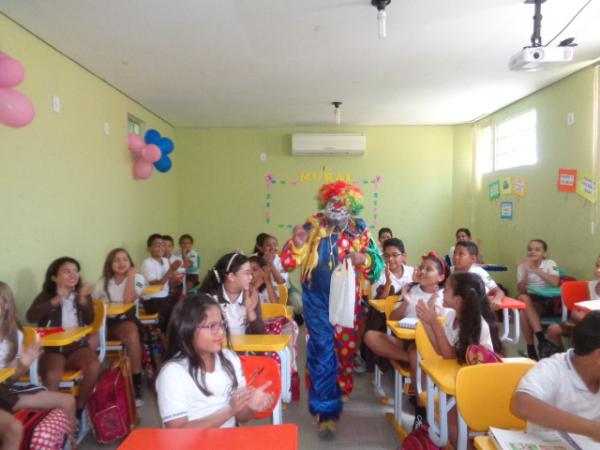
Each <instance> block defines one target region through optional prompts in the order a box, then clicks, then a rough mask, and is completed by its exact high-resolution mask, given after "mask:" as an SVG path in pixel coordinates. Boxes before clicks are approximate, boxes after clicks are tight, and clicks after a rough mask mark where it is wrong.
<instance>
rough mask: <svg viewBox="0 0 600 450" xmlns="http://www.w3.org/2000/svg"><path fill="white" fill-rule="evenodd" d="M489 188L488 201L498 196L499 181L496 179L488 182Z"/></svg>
mask: <svg viewBox="0 0 600 450" xmlns="http://www.w3.org/2000/svg"><path fill="white" fill-rule="evenodd" d="M489 189H490V194H489V195H490V201H494V200H496V199H497V198H499V197H500V182H499V181H498V180H496V181H493V182H491V183H490V184H489Z"/></svg>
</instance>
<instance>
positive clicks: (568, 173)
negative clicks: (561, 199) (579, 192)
mask: <svg viewBox="0 0 600 450" xmlns="http://www.w3.org/2000/svg"><path fill="white" fill-rule="evenodd" d="M556 189H557V190H559V191H562V192H575V190H576V189H577V170H575V169H558V181H557V183H556Z"/></svg>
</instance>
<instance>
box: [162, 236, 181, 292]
mask: <svg viewBox="0 0 600 450" xmlns="http://www.w3.org/2000/svg"><path fill="white" fill-rule="evenodd" d="M162 240H163V244H164V245H165V254H164V257H165V258H167V259H168V260H169V263H170V264H172V263H174V262H175V261H180V264H181V265H180V266H179V268H178V269H177V270H176V271H175V273H174V274H173V277H171V279H170V280H169V286H170V287H171V291H172V292H171V299H172V300H173V301H177V300H179V299H181V298H183V296H184V295H185V293H186V289H185V288H186V286H185V272H186V268H185V264H184V262H183V259H182V258H181V256H178V255H175V254H174V253H173V250H174V248H175V242H174V241H173V238H172V237H171V236H169V235H168V234H165V235H163V237H162Z"/></svg>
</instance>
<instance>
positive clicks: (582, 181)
mask: <svg viewBox="0 0 600 450" xmlns="http://www.w3.org/2000/svg"><path fill="white" fill-rule="evenodd" d="M577 193H578V194H579V195H581V196H582V197H583V198H585V199H586V200H588V201H590V202H592V203H596V198H597V197H598V184H597V182H596V180H595V179H594V177H593V176H591V175H590V174H589V173H586V172H581V173H580V174H579V176H578V177H577Z"/></svg>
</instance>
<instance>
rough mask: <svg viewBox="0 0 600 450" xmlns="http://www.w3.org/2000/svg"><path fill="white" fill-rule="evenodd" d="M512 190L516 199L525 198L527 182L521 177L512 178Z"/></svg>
mask: <svg viewBox="0 0 600 450" xmlns="http://www.w3.org/2000/svg"><path fill="white" fill-rule="evenodd" d="M512 188H513V193H514V194H515V195H516V196H517V197H521V198H523V197H525V196H526V195H527V180H526V179H525V178H523V177H514V179H513V186H512Z"/></svg>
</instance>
